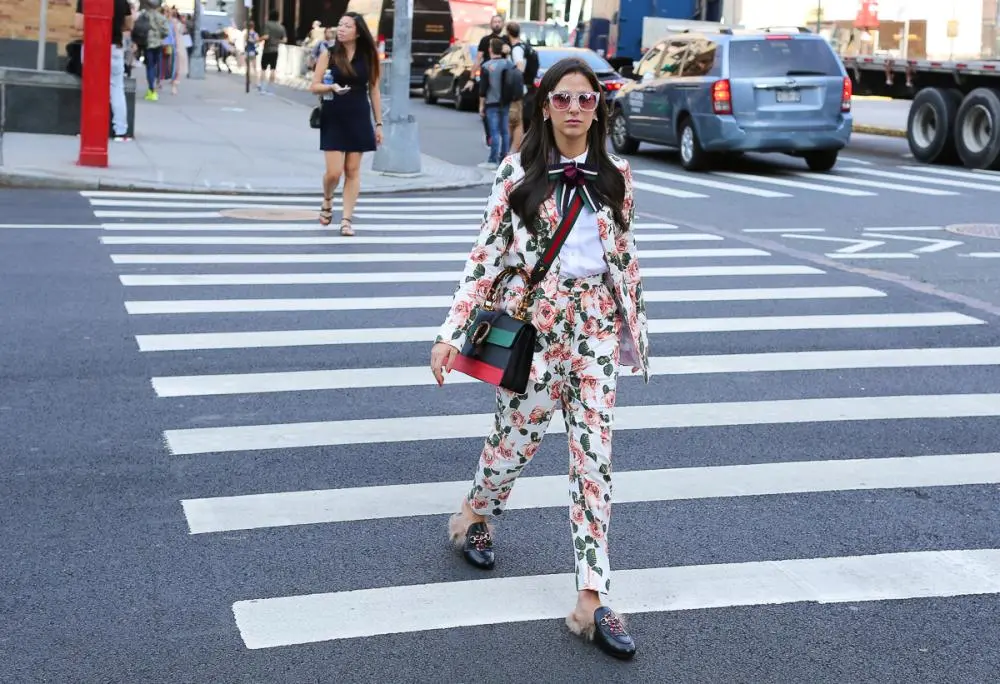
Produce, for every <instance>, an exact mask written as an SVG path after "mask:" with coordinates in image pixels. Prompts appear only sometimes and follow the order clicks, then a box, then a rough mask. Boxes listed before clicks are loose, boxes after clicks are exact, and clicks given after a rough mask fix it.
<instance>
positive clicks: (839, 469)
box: [181, 452, 1000, 534]
mask: <svg viewBox="0 0 1000 684" xmlns="http://www.w3.org/2000/svg"><path fill="white" fill-rule="evenodd" d="M985 484H1000V453H998V452H994V453H982V454H948V455H944V456H907V457H893V458H868V459H845V460H833V461H798V462H794V461H793V462H791V463H760V464H747V465H728V466H708V467H696V468H663V469H657V470H633V471H618V470H616V471H615V474H614V487H615V500H614V504H615V506H619V505H621V504H627V503H645V502H663V501H687V500H692V499H714V498H728V497H743V496H775V495H781V494H803V493H807V492H845V491H857V490H871V489H901V488H904V487H959V486H965V485H985ZM468 491H469V483H468V481H466V480H460V481H457V482H421V483H417V484H406V485H383V486H374V487H349V488H343V489H319V490H309V491H295V492H276V493H268V494H250V495H242V496H220V497H212V498H204V499H184V500H182V501H181V505H182V507H183V509H184V515H185V518H186V519H187V523H188V529H189V530H190V533H191V534H210V533H216V532H235V531H238V530H259V529H264V528H272V527H289V526H295V525H319V524H331V523H344V522H356V521H360V520H384V519H387V518H410V517H415V516H429V515H447V514H449V513H453V512H454V511H455V506H456V502H458V501H461V500H462V497H463V496H464V495H465V494H466V493H468ZM565 505H566V476H565V475H550V476H549V475H546V476H541V477H531V476H522V477H519V478H518V480H517V486H516V487H515V488H514V492H513V494H512V495H511V498H510V501H509V502H508V504H507V510H512V511H515V510H531V509H539V508H562V507H563V506H565Z"/></svg>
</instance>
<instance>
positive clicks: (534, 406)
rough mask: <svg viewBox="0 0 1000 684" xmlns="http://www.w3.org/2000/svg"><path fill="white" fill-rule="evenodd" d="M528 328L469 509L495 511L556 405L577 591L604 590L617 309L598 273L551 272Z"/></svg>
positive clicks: (500, 397) (501, 394) (501, 392)
mask: <svg viewBox="0 0 1000 684" xmlns="http://www.w3.org/2000/svg"><path fill="white" fill-rule="evenodd" d="M531 321H532V323H533V324H534V326H535V328H536V329H537V330H538V343H537V344H536V347H535V355H534V358H533V360H532V367H531V376H530V379H529V381H528V388H527V391H526V392H525V393H524V394H515V393H513V392H511V391H509V390H506V389H503V388H498V390H497V409H496V416H495V421H494V424H493V429H492V430H491V431H490V434H489V435H488V436H487V438H486V444H485V446H484V447H483V452H482V455H481V456H480V459H479V467H478V470H477V471H476V476H475V482H474V484H473V487H472V491H471V492H470V493H469V495H468V501H469V505H470V506H471V507H472V509H473V510H474V511H475V512H476V513H478V514H480V515H500V514H501V513H503V510H504V508H505V507H506V504H507V498H508V497H509V496H510V493H511V489H512V488H513V487H514V482H515V481H516V480H517V476H518V475H520V474H521V471H522V470H523V468H524V466H526V465H527V464H528V462H529V461H531V458H532V457H533V456H534V455H535V452H536V451H537V450H538V447H539V445H540V444H541V442H542V437H543V436H544V435H545V431H546V429H547V428H548V425H549V421H550V420H551V418H552V414H553V411H554V410H555V408H556V407H557V404H559V405H561V406H560V407H561V408H562V410H563V416H564V419H565V423H566V433H567V437H568V439H569V453H570V460H569V497H570V527H571V529H572V533H573V545H574V550H575V554H576V587H577V590H578V591H580V590H583V589H591V590H593V591H597V592H600V593H607V592H608V591H609V590H610V588H611V578H610V574H611V569H610V567H609V564H608V542H607V537H608V525H609V524H610V522H611V432H612V424H613V421H614V406H615V391H616V386H617V380H618V352H619V338H620V334H621V328H622V320H621V316H620V315H619V313H618V306H617V304H616V302H615V300H614V297H613V296H612V295H611V292H610V290H609V289H608V288H607V286H606V285H605V284H604V282H603V280H602V278H601V276H592V277H589V278H580V279H576V280H565V279H559V277H558V273H557V271H555V270H553V272H551V273H550V274H549V275H548V276H547V277H546V279H545V280H544V281H543V282H542V284H541V285H540V286H539V287H538V289H537V290H536V292H535V311H534V314H533V316H532V319H531Z"/></svg>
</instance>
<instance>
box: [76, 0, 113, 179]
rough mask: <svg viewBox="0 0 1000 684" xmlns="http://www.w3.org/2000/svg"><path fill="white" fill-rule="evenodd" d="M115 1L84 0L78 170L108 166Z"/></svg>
mask: <svg viewBox="0 0 1000 684" xmlns="http://www.w3.org/2000/svg"><path fill="white" fill-rule="evenodd" d="M113 15H114V0H83V84H82V88H83V90H82V93H81V96H80V160H79V164H80V166H107V165H108V128H109V126H110V125H111V18H112V16H113Z"/></svg>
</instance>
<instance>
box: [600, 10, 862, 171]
mask: <svg viewBox="0 0 1000 684" xmlns="http://www.w3.org/2000/svg"><path fill="white" fill-rule="evenodd" d="M635 79H636V80H635V81H634V82H630V83H628V84H627V85H625V86H624V87H623V88H622V89H621V91H620V93H619V95H618V97H617V98H616V99H615V101H614V108H613V112H612V120H611V143H612V145H613V147H614V148H615V150H616V151H617V152H619V153H622V154H632V153H634V152H635V151H636V149H637V148H638V147H639V143H640V142H651V143H656V144H661V145H667V146H671V147H678V148H679V149H680V158H681V164H682V165H683V166H684V168H686V169H692V170H695V169H704V168H707V167H709V166H711V165H712V163H713V162H714V161H715V160H716V159H718V158H719V157H723V156H724V155H726V154H727V153H730V154H736V153H742V152H782V153H786V154H791V155H794V156H799V157H803V158H804V159H805V161H806V164H808V166H809V168H810V169H811V170H813V171H828V170H830V169H831V168H833V166H834V165H835V164H836V163H837V154H838V152H839V151H840V150H841V149H843V148H844V147H845V146H846V145H847V144H848V142H850V138H851V126H852V116H851V99H852V95H853V88H852V85H851V79H850V78H849V77H848V75H847V72H846V70H845V69H844V66H843V64H842V63H841V61H840V59H839V58H838V57H837V55H836V54H834V52H833V50H832V49H831V47H830V45H829V44H828V43H827V42H826V41H825V40H824V39H823V38H822V37H821V36H818V35H816V34H812V33H795V34H792V33H770V32H739V33H734V32H733V31H730V30H723V31H720V32H719V33H704V32H702V33H698V34H684V33H682V34H676V35H672V36H669V37H667V38H664V39H663V40H661V41H660V42H659V43H657V44H656V45H655V46H654V47H653V48H651V49H650V50H649V51H648V52H647V53H646V54H645V55H644V56H643V58H642V60H640V62H639V64H638V65H637V68H636V71H635Z"/></svg>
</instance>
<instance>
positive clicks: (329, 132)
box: [319, 53, 375, 152]
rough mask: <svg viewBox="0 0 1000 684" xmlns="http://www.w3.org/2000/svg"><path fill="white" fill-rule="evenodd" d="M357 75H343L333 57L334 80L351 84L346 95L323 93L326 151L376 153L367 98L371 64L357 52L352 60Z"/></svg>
mask: <svg viewBox="0 0 1000 684" xmlns="http://www.w3.org/2000/svg"><path fill="white" fill-rule="evenodd" d="M351 67H353V69H354V76H348V75H347V74H343V73H341V72H340V70H339V69H338V68H337V65H336V64H334V63H333V59H330V63H329V66H328V67H327V68H328V69H329V70H330V72H331V75H332V76H333V82H334V83H337V84H339V85H342V86H350V87H351V90H350V92H348V93H345V94H344V95H332V94H331V95H324V96H323V101H322V106H321V108H320V126H319V148H320V149H321V150H323V151H324V152H373V151H374V150H375V127H374V125H373V124H372V108H371V102H370V101H369V99H368V64H367V63H366V61H365V59H364V58H363V57H362V56H361V55H359V54H358V53H355V54H354V59H353V60H351Z"/></svg>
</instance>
